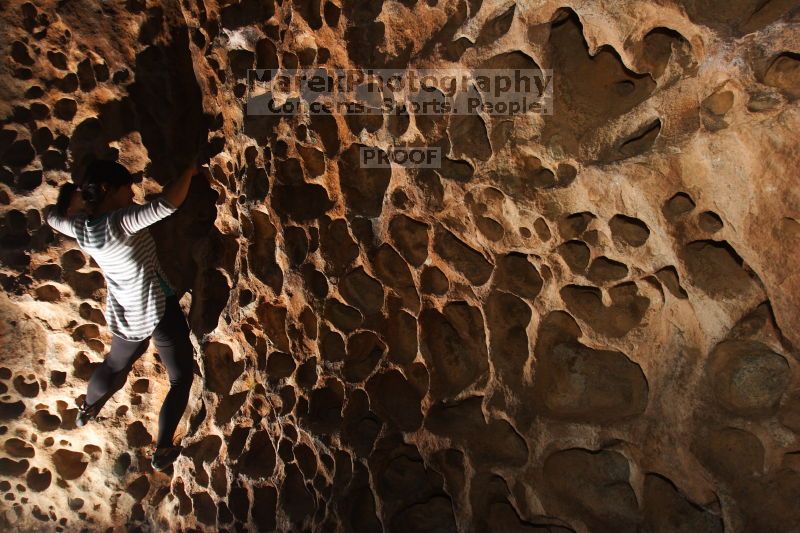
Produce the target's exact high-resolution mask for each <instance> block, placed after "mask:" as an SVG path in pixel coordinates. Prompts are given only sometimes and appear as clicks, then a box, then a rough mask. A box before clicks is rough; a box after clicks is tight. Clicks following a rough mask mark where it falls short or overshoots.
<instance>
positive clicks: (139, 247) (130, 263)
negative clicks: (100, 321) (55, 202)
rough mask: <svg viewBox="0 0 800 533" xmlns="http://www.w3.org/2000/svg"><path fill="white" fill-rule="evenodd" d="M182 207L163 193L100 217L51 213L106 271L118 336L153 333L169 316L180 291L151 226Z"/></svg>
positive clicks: (109, 311)
mask: <svg viewBox="0 0 800 533" xmlns="http://www.w3.org/2000/svg"><path fill="white" fill-rule="evenodd" d="M177 209H178V208H177V207H175V206H173V205H172V204H170V203H169V202H168V201H167V200H166V198H164V197H163V196H158V197H156V198H154V199H153V200H151V201H150V202H147V203H145V204H133V205H130V206H128V207H124V208H122V209H117V210H115V211H111V212H109V213H106V214H104V215H101V216H100V217H97V218H88V217H87V216H86V215H85V214H81V215H75V216H71V217H64V216H61V215H59V214H58V213H57V212H56V210H55V209H54V208H53V209H50V210H48V211H47V213H46V214H45V219H46V220H47V223H48V224H49V225H50V226H51V227H52V228H54V229H56V230H58V231H59V232H60V233H63V234H64V235H67V236H69V237H73V238H75V239H76V240H77V241H78V245H79V246H80V248H81V249H82V250H83V251H84V252H86V253H88V254H89V255H90V256H91V257H92V258H93V259H94V260H95V262H96V263H97V264H98V265H99V266H100V268H101V269H102V270H103V276H104V277H105V280H106V286H107V288H108V291H107V296H106V309H105V313H104V314H105V318H106V322H107V323H108V328H109V329H110V330H111V332H112V333H113V334H114V335H117V336H118V337H121V338H123V339H125V340H129V341H138V340H144V339H146V338H147V337H149V336H150V335H151V334H152V333H153V330H154V329H155V328H156V325H158V323H159V321H160V320H161V317H163V316H164V308H165V304H166V297H167V295H168V294H170V293H171V294H175V293H174V291H173V290H172V287H170V286H169V283H168V282H167V281H166V280H167V276H166V274H164V271H163V270H162V268H161V264H160V263H159V261H158V256H157V255H156V246H155V242H154V241H153V237H152V235H150V230H148V229H147V228H148V226H150V225H152V224H154V223H156V222H158V221H159V220H161V219H162V218H166V217H168V216H169V215H171V214H172V213H174V212H175V211H176V210H177Z"/></svg>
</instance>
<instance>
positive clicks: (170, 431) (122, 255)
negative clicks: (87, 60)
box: [45, 159, 199, 470]
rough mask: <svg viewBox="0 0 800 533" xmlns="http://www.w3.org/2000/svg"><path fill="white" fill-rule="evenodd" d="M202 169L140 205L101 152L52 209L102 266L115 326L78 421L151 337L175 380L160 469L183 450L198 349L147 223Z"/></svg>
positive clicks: (164, 411) (173, 205)
mask: <svg viewBox="0 0 800 533" xmlns="http://www.w3.org/2000/svg"><path fill="white" fill-rule="evenodd" d="M198 172H199V166H198V165H197V164H196V163H195V164H192V165H191V166H190V167H189V168H188V169H186V170H185V171H184V172H183V173H182V174H181V175H180V176H179V177H177V178H176V179H174V180H172V181H171V182H170V183H168V184H166V185H165V186H164V188H163V190H162V192H161V193H160V194H159V195H158V196H156V197H155V198H153V199H152V200H150V201H149V202H147V203H145V204H137V203H134V201H133V197H134V192H133V177H132V176H131V174H130V172H128V170H127V169H126V168H125V167H124V166H123V165H121V164H120V163H117V162H115V161H110V160H102V159H96V160H94V161H92V162H91V163H90V164H89V166H88V167H87V169H86V174H85V177H84V180H83V182H82V183H81V184H80V185H76V184H74V183H67V184H64V185H63V186H62V187H61V189H60V190H59V195H58V199H57V201H56V204H55V205H49V206H47V207H46V208H45V220H46V221H47V223H48V224H49V225H50V226H51V227H52V228H54V229H56V230H58V231H59V232H60V233H63V234H64V235H67V236H69V237H72V238H74V239H76V240H77V241H78V245H79V247H80V248H81V249H82V250H83V251H84V252H86V253H87V254H89V255H90V256H91V257H92V258H93V259H94V260H95V262H96V263H97V264H98V265H99V266H100V268H101V269H102V271H103V276H104V277H105V280H106V286H107V296H106V308H105V311H104V316H105V318H106V322H107V323H108V328H109V330H110V331H111V333H112V341H111V348H110V350H109V352H108V354H107V355H106V357H105V360H104V361H103V362H102V363H101V364H100V365H99V366H98V367H97V368H96V369H95V371H94V373H93V374H92V377H91V379H90V380H89V385H88V388H87V392H86V395H85V398H84V400H83V402H82V404H81V405H80V407H79V409H78V415H77V417H76V420H75V425H76V426H79V427H81V426H84V425H85V424H86V423H87V422H89V421H90V420H92V419H94V418H96V417H97V415H98V413H99V412H100V409H101V408H102V407H103V405H104V404H105V403H106V401H107V400H108V399H109V398H110V397H111V396H112V395H113V394H114V393H115V392H116V391H118V390H119V389H121V388H122V387H123V385H124V384H125V381H126V380H127V377H128V373H129V372H130V369H131V367H132V366H133V364H134V363H135V362H136V360H137V359H139V357H141V355H142V354H143V353H144V352H145V351H146V350H147V348H148V346H149V345H150V338H151V337H152V338H153V339H155V344H156V348H157V351H158V356H159V358H160V359H161V361H162V362H163V364H164V366H166V369H167V373H168V375H169V382H170V389H169V392H168V393H167V396H166V398H164V403H163V405H162V407H161V412H160V413H159V417H158V438H157V440H156V447H155V450H154V451H153V454H152V459H151V464H152V466H153V468H155V469H156V470H164V469H166V468H167V467H168V466H169V465H170V464H172V463H173V462H174V461H175V459H177V457H178V456H179V455H180V453H181V450H182V447H181V446H180V445H175V444H174V443H173V436H174V433H175V430H176V428H177V426H178V422H179V421H180V419H181V417H182V416H183V413H184V411H185V410H186V406H187V404H188V401H189V391H190V389H191V386H192V381H193V379H194V375H193V360H194V350H193V348H192V343H191V340H190V338H189V326H188V323H187V320H186V316H185V315H184V313H183V310H182V309H181V307H180V304H179V303H178V296H177V294H176V293H175V291H174V289H173V287H172V286H171V285H170V283H169V281H168V280H167V276H166V275H165V273H164V271H163V270H162V268H161V265H160V263H159V260H158V256H157V254H156V246H155V242H154V241H153V237H152V236H151V234H150V230H149V229H148V227H149V226H150V225H152V224H154V223H156V222H158V221H159V220H161V219H163V218H166V217H168V216H169V215H171V214H172V213H174V212H175V211H177V210H178V208H180V206H181V204H183V202H184V200H185V199H186V195H187V193H188V191H189V185H190V183H191V179H192V177H193V176H194V175H197V174H198Z"/></svg>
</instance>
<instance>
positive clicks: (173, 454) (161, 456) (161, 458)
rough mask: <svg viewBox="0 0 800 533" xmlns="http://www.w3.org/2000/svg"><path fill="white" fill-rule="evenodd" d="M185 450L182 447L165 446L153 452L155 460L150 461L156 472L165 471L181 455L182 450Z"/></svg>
mask: <svg viewBox="0 0 800 533" xmlns="http://www.w3.org/2000/svg"><path fill="white" fill-rule="evenodd" d="M182 449H183V448H182V447H181V446H164V447H162V448H156V451H155V452H153V458H152V460H151V461H150V464H151V465H153V468H155V469H156V470H164V469H165V468H167V467H168V466H169V465H171V464H172V463H173V462H175V459H177V458H178V456H179V455H180V454H181V450H182Z"/></svg>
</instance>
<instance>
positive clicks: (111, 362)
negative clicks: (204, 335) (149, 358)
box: [86, 295, 194, 448]
mask: <svg viewBox="0 0 800 533" xmlns="http://www.w3.org/2000/svg"><path fill="white" fill-rule="evenodd" d="M151 337H152V338H153V339H155V342H156V348H157V350H158V356H159V357H160V358H161V361H162V362H163V363H164V365H165V366H166V367H167V373H168V374H169V382H170V389H169V392H168V393H167V397H166V398H164V404H163V405H162V406H161V412H160V413H159V416H158V440H157V441H156V446H157V447H159V448H160V447H163V446H172V445H173V443H172V437H173V435H174V434H175V430H176V429H177V427H178V422H180V420H181V417H182V416H183V412H184V411H185V410H186V404H187V403H188V402H189V390H190V389H191V387H192V380H193V379H194V372H193V369H194V367H193V365H192V362H193V360H194V351H193V349H192V343H191V341H190V340H189V325H188V324H187V323H186V317H185V316H184V314H183V310H182V309H181V306H180V304H179V303H178V297H177V296H175V295H172V296H167V300H166V308H165V310H164V316H163V317H162V318H161V321H160V322H159V323H158V325H157V326H156V329H155V331H153V333H152V335H151ZM151 337H148V338H146V339H144V340H141V341H126V340H124V339H122V338H120V337H117V336H116V335H113V340H112V341H111V351H110V352H109V353H108V355H107V356H106V358H105V361H103V362H102V363H101V364H100V366H98V367H97V369H96V370H95V371H94V373H93V374H92V378H91V379H90V380H89V388H88V391H87V393H86V404H87V405H88V406H89V407H92V406H93V405H94V404H95V403H98V402H99V403H98V405H99V406H100V407H101V408H102V406H103V405H104V404H105V402H106V401H108V399H109V398H110V397H111V396H112V395H113V394H114V393H115V392H117V391H118V390H120V389H121V388H122V387H123V386H124V385H125V381H126V380H127V379H128V373H129V372H130V370H131V367H132V366H133V363H135V362H136V360H137V359H139V357H141V356H142V354H143V353H144V352H145V351H146V350H147V347H148V346H149V345H150V338H151ZM98 411H99V410H98Z"/></svg>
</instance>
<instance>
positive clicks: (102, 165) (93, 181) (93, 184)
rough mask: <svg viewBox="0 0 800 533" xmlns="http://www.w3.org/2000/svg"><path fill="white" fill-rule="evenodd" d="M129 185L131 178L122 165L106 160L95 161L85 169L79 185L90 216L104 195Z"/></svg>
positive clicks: (131, 181)
mask: <svg viewBox="0 0 800 533" xmlns="http://www.w3.org/2000/svg"><path fill="white" fill-rule="evenodd" d="M131 183H133V176H131V173H130V172H128V169H127V168H125V167H124V166H123V165H121V164H119V163H117V162H116V161H110V160H107V159H95V160H94V161H92V162H91V163H89V166H87V167H86V173H85V174H84V176H83V183H82V184H81V195H82V196H83V201H84V203H85V204H86V208H87V210H88V211H89V213H90V214H94V211H95V209H96V208H97V206H98V205H100V203H101V202H102V201H103V198H105V197H106V194H108V193H109V192H110V191H112V190H115V189H118V188H119V187H123V186H125V185H130V184H131ZM103 184H105V190H104V188H103V187H102V185H103Z"/></svg>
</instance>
